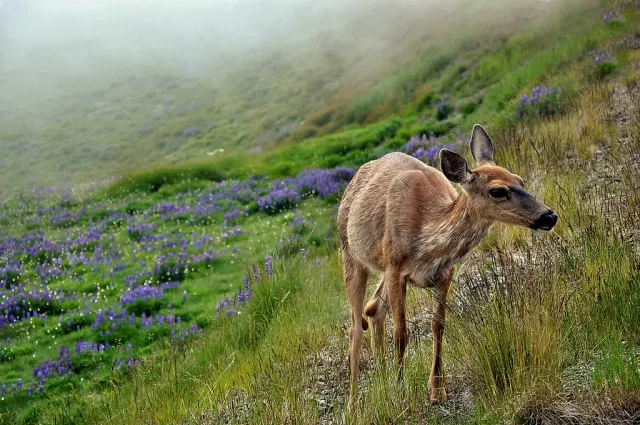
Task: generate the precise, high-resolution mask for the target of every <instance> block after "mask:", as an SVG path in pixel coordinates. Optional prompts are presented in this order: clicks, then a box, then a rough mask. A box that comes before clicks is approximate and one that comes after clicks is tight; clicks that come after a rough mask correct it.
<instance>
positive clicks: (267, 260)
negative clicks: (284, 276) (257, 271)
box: [264, 255, 273, 279]
mask: <svg viewBox="0 0 640 425" xmlns="http://www.w3.org/2000/svg"><path fill="white" fill-rule="evenodd" d="M264 271H265V273H266V274H267V278H269V279H271V276H272V274H273V257H272V256H271V255H266V256H265V257H264Z"/></svg>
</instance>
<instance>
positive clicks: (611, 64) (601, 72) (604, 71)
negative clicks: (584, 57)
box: [594, 53, 618, 79]
mask: <svg viewBox="0 0 640 425" xmlns="http://www.w3.org/2000/svg"><path fill="white" fill-rule="evenodd" d="M594 62H595V65H596V77H598V78H601V79H602V78H605V77H607V76H608V75H611V74H613V73H615V72H616V71H617V70H618V64H617V63H616V61H615V59H614V58H613V56H611V54H609V53H599V54H597V55H596V56H595V58H594Z"/></svg>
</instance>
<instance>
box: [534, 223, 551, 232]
mask: <svg viewBox="0 0 640 425" xmlns="http://www.w3.org/2000/svg"><path fill="white" fill-rule="evenodd" d="M529 228H530V229H531V230H535V231H539V232H550V231H551V230H553V226H548V225H547V226H538V225H536V224H530V225H529Z"/></svg>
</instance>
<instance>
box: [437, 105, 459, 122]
mask: <svg viewBox="0 0 640 425" xmlns="http://www.w3.org/2000/svg"><path fill="white" fill-rule="evenodd" d="M436 108H437V112H436V118H437V119H438V121H442V120H445V119H447V118H448V117H449V115H451V113H452V112H453V111H454V110H455V106H454V105H453V104H452V103H450V102H447V101H441V102H438V103H437V104H436Z"/></svg>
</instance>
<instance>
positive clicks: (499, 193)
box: [489, 187, 509, 198]
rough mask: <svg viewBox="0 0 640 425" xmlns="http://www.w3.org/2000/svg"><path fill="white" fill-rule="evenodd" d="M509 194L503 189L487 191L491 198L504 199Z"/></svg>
mask: <svg viewBox="0 0 640 425" xmlns="http://www.w3.org/2000/svg"><path fill="white" fill-rule="evenodd" d="M508 194H509V191H508V190H507V189H503V188H501V187H500V188H497V189H491V190H489V195H491V197H492V198H504V197H506V196H507V195H508Z"/></svg>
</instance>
